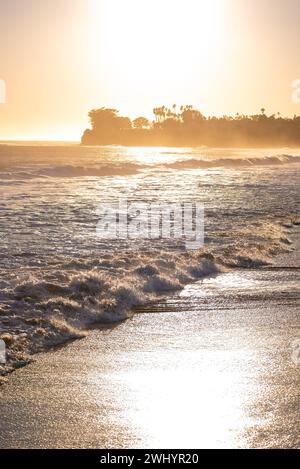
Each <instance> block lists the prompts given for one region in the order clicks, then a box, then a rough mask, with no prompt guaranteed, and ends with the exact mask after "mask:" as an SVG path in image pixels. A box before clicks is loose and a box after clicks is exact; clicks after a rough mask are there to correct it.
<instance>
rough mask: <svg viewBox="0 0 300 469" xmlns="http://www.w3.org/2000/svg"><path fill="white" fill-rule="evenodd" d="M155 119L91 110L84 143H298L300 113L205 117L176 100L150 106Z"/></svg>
mask: <svg viewBox="0 0 300 469" xmlns="http://www.w3.org/2000/svg"><path fill="white" fill-rule="evenodd" d="M153 114H154V120H153V121H152V122H151V121H149V120H148V119H147V118H146V117H142V116H141V117H137V118H136V119H134V120H133V121H131V120H130V119H129V118H128V117H121V116H119V112H118V111H117V110H116V109H108V108H104V107H103V108H101V109H94V110H92V111H90V113H89V118H90V122H91V126H92V128H91V129H87V130H85V132H84V134H83V136H82V140H81V141H82V144H84V145H133V146H134V145H137V146H138V145H144V146H199V145H207V146H293V145H294V146H296V145H300V116H296V115H295V116H294V117H293V118H283V117H281V115H280V113H277V114H276V115H275V114H272V115H270V116H267V115H266V111H265V109H264V108H262V109H261V112H260V113H259V114H255V115H252V116H247V115H240V114H236V116H234V117H232V116H223V117H205V116H204V115H203V114H201V112H200V111H198V110H197V109H194V108H193V106H191V105H188V106H181V107H180V108H179V109H178V108H177V106H176V104H174V105H173V106H172V107H171V108H167V107H166V106H162V107H157V108H154V109H153Z"/></svg>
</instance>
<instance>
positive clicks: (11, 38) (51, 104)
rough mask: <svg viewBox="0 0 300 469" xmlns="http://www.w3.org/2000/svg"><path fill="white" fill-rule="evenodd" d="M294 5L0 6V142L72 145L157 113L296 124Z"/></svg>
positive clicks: (31, 0)
mask: <svg viewBox="0 0 300 469" xmlns="http://www.w3.org/2000/svg"><path fill="white" fill-rule="evenodd" d="M299 19H300V2H299V1H298V0H285V1H284V0H252V1H250V0H151V1H150V0H1V2H0V79H2V80H4V81H5V83H6V103H5V104H0V139H21V140H22V139H27V140H43V139H44V140H79V139H80V137H81V134H82V131H83V130H84V129H85V128H86V126H87V124H88V121H87V113H88V111H89V110H90V109H92V108H96V107H102V106H108V107H116V108H117V109H119V110H120V112H121V114H124V115H128V116H129V117H131V118H134V117H137V116H139V115H145V116H146V117H148V118H151V116H152V109H153V107H155V106H160V105H162V104H166V105H170V106H171V105H172V104H173V103H177V104H178V105H181V104H193V105H194V106H195V107H197V108H199V109H200V110H201V112H203V113H204V114H205V115H217V116H219V115H223V114H232V115H235V114H236V113H237V112H239V113H247V114H251V113H257V112H259V111H260V109H261V108H262V107H264V108H265V109H266V111H267V113H277V112H281V114H282V115H286V116H292V115H294V114H300V104H298V105H297V104H295V103H293V102H292V99H291V93H292V88H291V83H292V81H293V80H295V79H296V78H299V77H300V54H299V44H300V28H299Z"/></svg>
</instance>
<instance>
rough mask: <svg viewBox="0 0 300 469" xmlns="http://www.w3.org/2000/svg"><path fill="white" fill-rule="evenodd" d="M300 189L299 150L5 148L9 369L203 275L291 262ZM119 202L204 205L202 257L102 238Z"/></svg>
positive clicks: (4, 291)
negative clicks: (109, 207) (100, 225)
mask: <svg viewBox="0 0 300 469" xmlns="http://www.w3.org/2000/svg"><path fill="white" fill-rule="evenodd" d="M299 184H300V150H295V149H293V150H291V149H280V150H278V149H276V150H270V149H263V150H260V149H252V150H244V149H207V148H198V149H190V148H180V149H179V148H121V147H120V148H119V147H80V146H77V145H69V146H64V145H60V146H54V145H51V146H49V145H43V146H38V145H30V144H28V145H1V146H0V188H1V196H0V214H1V216H0V241H1V242H0V258H1V262H0V332H1V334H2V336H4V337H5V338H6V340H7V342H9V344H10V348H9V361H8V365H7V366H6V369H9V368H14V367H16V366H18V365H20V364H23V362H24V360H26V359H27V358H28V354H30V353H32V352H36V351H40V350H44V349H45V348H47V347H49V346H51V345H55V344H59V343H62V342H64V341H66V340H67V339H70V338H76V337H82V336H84V335H85V334H86V328H87V327H88V326H89V325H90V324H93V323H97V322H118V321H120V320H122V319H126V318H127V317H130V316H131V315H132V312H133V309H134V308H139V307H141V306H143V305H145V304H149V303H153V302H155V301H156V300H157V299H158V298H161V296H162V295H170V293H172V292H173V294H174V292H176V291H180V290H182V289H183V288H184V287H185V286H186V285H189V284H192V283H193V282H195V281H197V280H199V279H201V278H203V277H207V276H209V275H212V274H217V273H218V272H226V271H229V272H230V271H231V270H232V269H233V270H234V269H236V268H247V269H249V268H251V269H260V268H261V267H263V266H267V265H271V264H272V263H273V262H274V259H275V258H276V256H278V255H280V254H282V253H289V252H292V250H293V244H292V243H291V241H290V237H291V235H292V233H293V229H294V226H295V225H297V223H299V207H300V191H299ZM120 196H121V197H126V198H127V199H128V200H129V201H142V202H147V203H149V202H166V203H170V202H178V201H182V200H184V201H191V200H192V201H196V202H197V203H201V204H203V205H204V210H205V243H204V246H203V248H201V249H199V250H196V251H186V250H185V249H184V247H183V243H182V241H180V240H174V239H160V240H152V241H151V240H148V239H139V240H109V239H100V238H99V237H97V233H96V226H97V222H98V220H99V216H98V215H97V207H99V205H101V204H103V203H105V202H114V201H115V200H116V199H117V198H118V197H120ZM285 259H287V260H286V263H287V266H288V264H289V260H288V259H289V257H288V256H287V257H285ZM3 370H4V368H2V372H3Z"/></svg>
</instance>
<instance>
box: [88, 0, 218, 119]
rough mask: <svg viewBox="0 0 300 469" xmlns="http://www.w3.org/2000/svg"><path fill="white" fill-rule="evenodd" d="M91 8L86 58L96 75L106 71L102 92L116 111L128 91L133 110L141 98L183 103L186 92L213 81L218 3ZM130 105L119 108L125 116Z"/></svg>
mask: <svg viewBox="0 0 300 469" xmlns="http://www.w3.org/2000/svg"><path fill="white" fill-rule="evenodd" d="M91 6H92V8H91V17H92V18H93V20H92V22H93V23H94V26H93V27H92V30H93V39H92V41H91V42H92V49H91V52H92V56H93V57H94V58H95V59H96V58H97V57H98V63H99V65H100V66H101V73H102V74H103V73H104V74H105V73H106V70H107V72H108V73H107V74H108V75H109V79H108V80H107V87H108V89H109V90H112V89H113V90H114V95H115V96H116V103H118V104H119V105H120V103H122V104H123V102H124V95H125V96H126V95H128V96H131V97H132V90H136V104H138V103H139V102H142V101H143V97H144V95H145V94H146V93H147V97H148V99H149V93H150V94H151V97H152V99H153V104H155V103H159V102H160V101H162V100H164V102H166V101H168V100H171V102H172V101H173V100H176V99H180V98H181V97H186V99H187V100H188V99H189V88H190V87H192V88H193V89H194V88H195V87H198V88H199V90H200V88H202V89H203V87H205V86H206V85H208V84H209V85H211V76H212V75H213V76H217V68H218V67H219V66H220V63H221V61H222V48H223V44H224V28H223V27H222V25H223V24H224V2H223V0H209V1H207V0H185V1H183V0H163V1H161V0H151V1H148V0H144V1H141V0H128V1H126V2H124V1H123V0H105V1H103V2H101V3H99V2H98V1H97V0H92V3H91ZM100 50H101V51H102V53H101V54H100ZM99 54H100V55H101V57H100V56H99ZM120 84H121V86H120ZM199 92H200V91H199ZM131 101H132V99H131ZM112 104H114V103H112ZM133 104H134V103H132V102H131V103H130V105H129V103H126V104H125V107H126V108H127V109H128V110H129V111H130V110H132V109H133V108H134V105H133ZM127 109H126V110H127ZM149 111H150V110H149Z"/></svg>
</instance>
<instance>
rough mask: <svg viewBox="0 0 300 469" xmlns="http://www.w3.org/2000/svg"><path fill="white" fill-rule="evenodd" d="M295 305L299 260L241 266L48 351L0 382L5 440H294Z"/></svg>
mask: <svg viewBox="0 0 300 469" xmlns="http://www.w3.org/2000/svg"><path fill="white" fill-rule="evenodd" d="M294 257H295V256H294ZM284 264H285V265H286V262H284ZM278 265H280V260H279V262H278ZM297 267H298V268H297ZM299 307H300V264H298V266H296V265H295V262H294V267H293V268H290V269H288V268H286V267H284V268H276V267H275V268H273V267H271V268H265V269H260V270H247V271H245V270H240V269H238V270H234V271H232V272H227V273H223V274H220V275H218V276H214V277H210V278H207V279H204V280H202V281H200V282H198V283H196V284H193V285H190V286H188V287H186V288H185V289H184V290H183V292H182V293H181V294H179V295H177V294H176V295H175V296H172V297H169V298H168V299H167V300H162V301H161V302H158V303H156V304H155V305H153V306H152V307H151V308H150V307H145V308H144V309H141V310H140V312H139V313H137V314H136V315H135V316H134V317H133V318H132V319H130V320H127V321H125V322H123V323H121V324H119V325H115V326H111V327H108V328H105V329H100V330H94V331H92V332H91V334H90V335H89V337H87V338H86V339H83V340H80V341H76V342H73V343H72V344H70V345H68V346H67V347H64V348H61V349H59V350H56V351H53V352H50V353H47V354H40V355H38V356H37V362H36V363H34V364H31V365H30V366H28V367H26V368H25V369H22V370H19V371H17V372H15V373H14V374H13V375H12V377H11V379H10V381H9V383H8V384H7V385H5V386H3V387H2V388H1V423H0V447H19V448H20V447H40V448H41V447H42V448H44V447H61V448H69V447H82V448H83V447H93V448H111V447H115V448H128V447H129V448H134V447H142V448H195V447H196V448H218V447H221V448H223V447H226V448H228V447H229V448H230V447H274V448H275V447H291V448H297V447H299V446H300V432H299V417H300V413H299V412H300V410H299V409H300V405H299V404H300V395H299V389H300V364H299V365H297V364H295V363H294V362H293V360H292V348H291V346H292V343H293V341H295V340H296V339H298V340H299V339H300V316H299Z"/></svg>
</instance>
